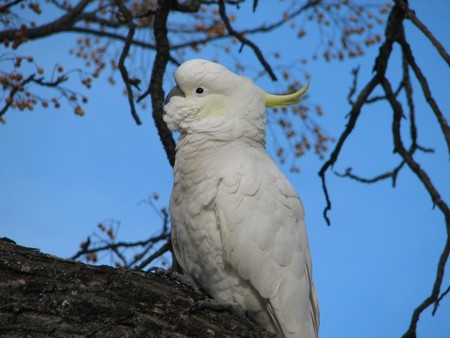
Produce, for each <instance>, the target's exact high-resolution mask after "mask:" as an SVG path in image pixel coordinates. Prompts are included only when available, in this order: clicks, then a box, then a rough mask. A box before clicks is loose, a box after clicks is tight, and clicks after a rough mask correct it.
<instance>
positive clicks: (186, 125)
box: [164, 59, 308, 142]
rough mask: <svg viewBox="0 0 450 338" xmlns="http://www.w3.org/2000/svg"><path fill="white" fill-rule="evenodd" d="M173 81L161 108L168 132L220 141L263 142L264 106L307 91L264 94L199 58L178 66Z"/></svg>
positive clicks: (295, 98)
mask: <svg viewBox="0 0 450 338" xmlns="http://www.w3.org/2000/svg"><path fill="white" fill-rule="evenodd" d="M175 82H176V84H177V85H176V86H175V87H174V88H173V89H172V90H171V91H170V93H169V94H168V95H167V98H166V101H165V106H164V111H165V114H164V121H165V122H166V123H167V125H168V127H169V129H171V130H172V131H179V132H180V133H181V134H182V135H183V134H190V133H199V134H208V135H210V136H212V137H215V138H217V139H220V140H233V139H236V138H239V137H247V138H251V139H253V140H256V141H262V142H264V139H265V114H264V110H265V107H271V108H275V107H283V106H286V105H289V104H294V103H297V102H299V101H300V99H301V96H302V95H303V94H304V93H305V92H306V90H307V89H308V86H305V87H304V88H302V89H301V90H300V91H298V92H296V93H293V94H289V95H272V94H267V93H265V92H264V91H263V90H262V89H260V88H259V87H258V86H256V85H255V84H254V83H253V81H251V80H250V79H248V78H246V77H243V76H240V75H237V74H234V73H233V72H231V71H229V70H228V69H227V68H225V67H223V66H222V65H219V64H217V63H214V62H210V61H206V60H200V59H194V60H190V61H187V62H184V63H183V64H182V65H181V66H180V67H178V69H177V70H176V71H175Z"/></svg>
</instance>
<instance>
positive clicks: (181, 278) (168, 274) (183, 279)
mask: <svg viewBox="0 0 450 338" xmlns="http://www.w3.org/2000/svg"><path fill="white" fill-rule="evenodd" d="M147 273H152V274H154V275H157V276H160V277H164V278H168V279H171V280H174V281H176V282H177V283H179V284H182V285H185V286H187V287H189V288H191V289H193V290H194V291H195V292H196V293H198V294H199V295H201V296H203V295H204V294H203V292H201V291H200V289H199V288H198V287H197V285H195V283H194V280H193V279H192V278H191V277H189V276H188V275H183V274H181V273H178V272H175V271H171V270H165V269H163V268H159V267H156V266H155V267H152V268H150V269H148V270H147Z"/></svg>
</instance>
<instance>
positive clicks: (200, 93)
mask: <svg viewBox="0 0 450 338" xmlns="http://www.w3.org/2000/svg"><path fill="white" fill-rule="evenodd" d="M207 92H208V91H207V90H206V88H205V87H197V88H195V89H194V95H195V96H204V95H206V94H207Z"/></svg>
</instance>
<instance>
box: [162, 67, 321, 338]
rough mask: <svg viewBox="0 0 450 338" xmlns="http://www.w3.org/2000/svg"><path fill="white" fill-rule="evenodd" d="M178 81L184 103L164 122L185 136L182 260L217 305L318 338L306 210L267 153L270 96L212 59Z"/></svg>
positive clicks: (278, 329) (178, 232)
mask: <svg viewBox="0 0 450 338" xmlns="http://www.w3.org/2000/svg"><path fill="white" fill-rule="evenodd" d="M175 79H176V82H177V85H178V86H179V88H180V89H181V90H182V91H183V94H184V96H179V97H171V98H170V101H169V102H168V103H167V105H166V106H165V111H166V115H165V117H164V119H165V120H166V122H167V123H168V125H169V126H170V127H171V128H172V129H173V130H178V131H180V139H179V142H178V144H177V149H176V161H175V167H174V186H173V190H172V195H171V202H170V213H171V221H172V243H173V246H174V252H175V255H176V258H177V260H178V261H179V263H180V264H181V266H182V268H183V270H184V271H185V272H186V273H187V274H189V275H190V276H191V277H192V278H193V279H194V281H195V282H196V283H197V284H198V285H199V286H201V287H202V288H203V289H205V290H206V291H207V292H208V294H209V295H210V296H211V297H213V298H214V299H216V300H219V301H225V302H232V303H238V304H240V305H241V306H242V307H243V308H244V309H246V310H247V311H248V312H249V314H250V316H251V317H252V318H254V319H255V320H256V321H257V322H259V323H261V324H262V325H264V326H265V327H266V328H267V329H268V330H270V331H272V332H275V333H277V334H278V335H279V336H285V337H317V335H318V327H319V310H318V302H317V296H316V291H315V288H314V283H313V280H312V263H311V255H310V248H309V243H308V237H307V233H306V226H305V222H304V216H305V214H304V208H303V204H302V202H301V200H300V198H299V197H298V195H297V193H296V192H295V190H294V188H293V187H292V185H291V184H290V183H289V181H288V180H287V178H286V177H285V176H284V174H283V173H282V172H281V171H280V170H279V169H278V167H277V166H276V164H275V163H274V162H273V160H272V159H271V158H270V156H269V155H268V154H267V152H266V151H265V149H264V144H265V131H264V130H265V117H264V95H263V93H262V91H261V90H260V89H259V88H258V87H257V86H255V85H254V84H253V83H252V82H251V81H250V80H248V79H246V78H243V77H240V76H238V75H235V74H233V73H231V72H229V71H228V70H227V69H226V68H224V67H222V66H220V65H217V64H214V63H211V62H208V61H204V60H192V61H189V62H187V63H185V64H183V65H182V66H180V68H179V69H178V70H177V72H176V74H175ZM200 87H201V88H202V90H201V91H200V90H196V89H198V88H200ZM200 92H201V93H200ZM205 92H206V94H204V93H205ZM197 94H198V95H197ZM203 94H204V95H203Z"/></svg>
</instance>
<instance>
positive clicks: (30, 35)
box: [0, 0, 90, 42]
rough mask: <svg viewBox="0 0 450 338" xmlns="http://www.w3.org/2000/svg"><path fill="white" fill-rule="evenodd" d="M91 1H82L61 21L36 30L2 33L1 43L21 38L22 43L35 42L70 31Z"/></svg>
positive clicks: (58, 20)
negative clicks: (34, 40) (35, 40)
mask: <svg viewBox="0 0 450 338" xmlns="http://www.w3.org/2000/svg"><path fill="white" fill-rule="evenodd" d="M89 2H90V0H81V1H80V2H79V3H78V4H77V5H76V6H75V7H74V8H73V9H72V10H70V11H69V12H67V14H64V15H63V16H61V17H60V18H59V19H57V20H55V21H53V22H50V23H48V24H45V25H42V26H38V27H35V28H25V29H22V28H21V29H11V30H6V31H2V32H0V41H5V40H8V41H14V40H16V39H18V38H20V39H21V40H23V41H21V42H24V41H26V40H33V39H39V38H43V37H45V36H49V35H52V34H54V33H57V32H61V31H65V30H68V29H69V28H70V27H72V26H73V25H74V24H75V22H76V21H77V20H79V18H80V14H81V13H82V11H83V10H84V9H85V7H86V6H87V5H88V4H89Z"/></svg>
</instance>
